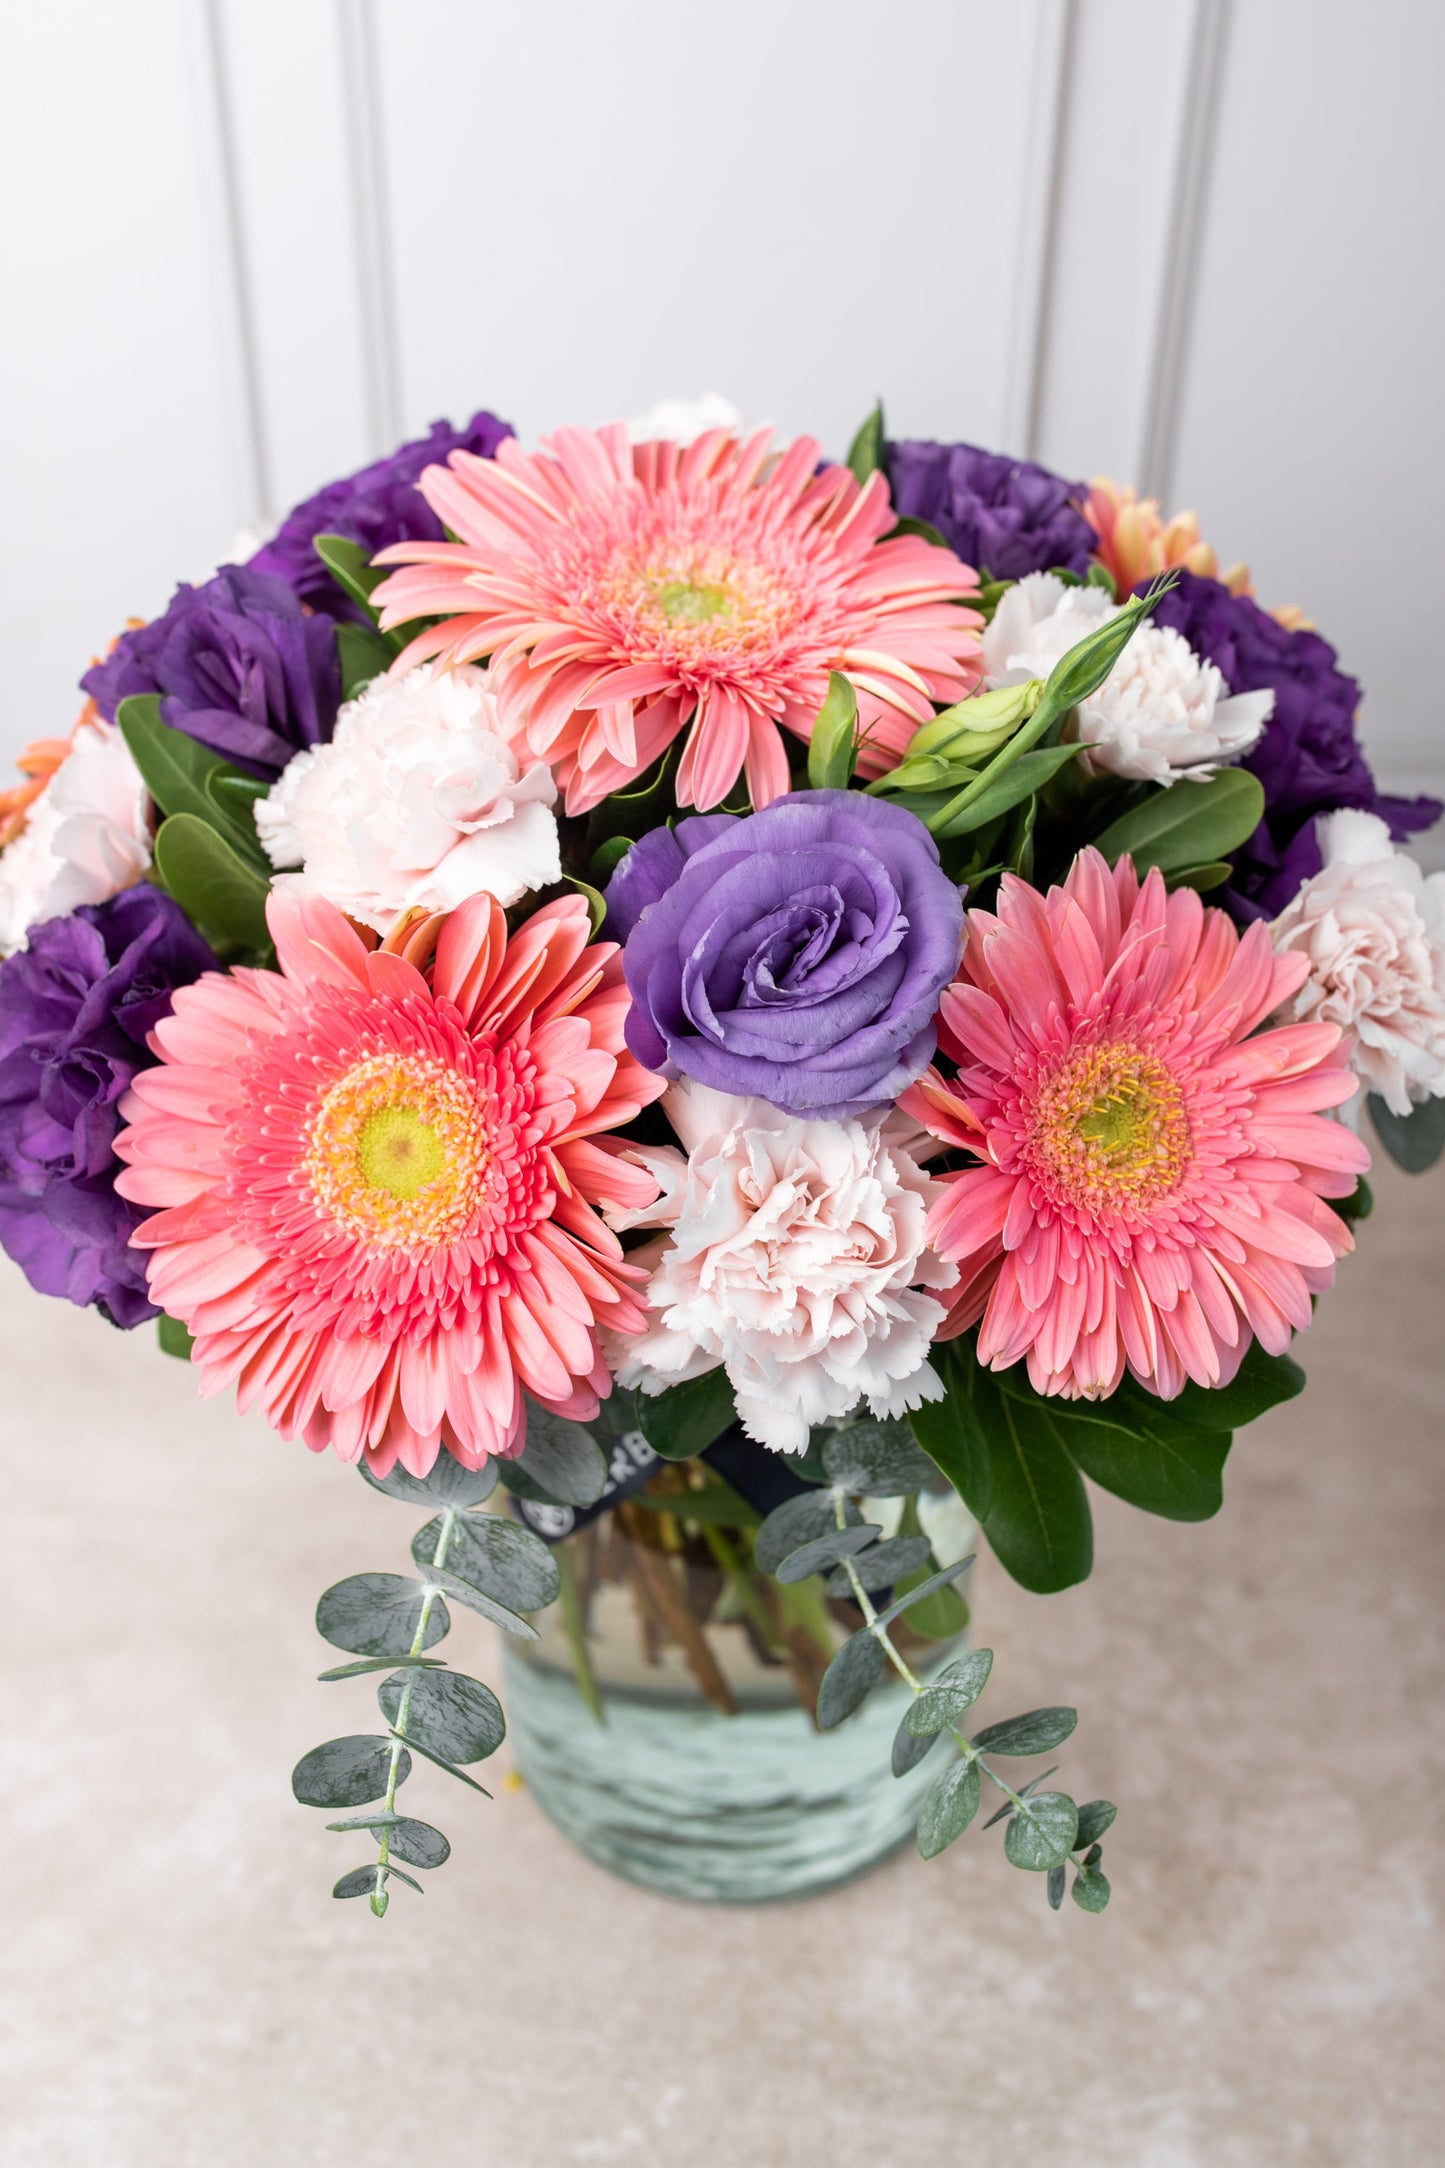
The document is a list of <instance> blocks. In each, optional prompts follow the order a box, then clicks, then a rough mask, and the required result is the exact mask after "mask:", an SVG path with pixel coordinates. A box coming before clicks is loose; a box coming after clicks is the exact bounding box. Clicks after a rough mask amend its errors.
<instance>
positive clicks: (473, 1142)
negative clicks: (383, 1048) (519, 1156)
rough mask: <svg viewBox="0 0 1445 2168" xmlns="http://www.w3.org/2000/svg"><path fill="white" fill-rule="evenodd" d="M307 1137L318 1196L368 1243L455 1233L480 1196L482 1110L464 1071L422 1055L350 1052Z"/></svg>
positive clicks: (421, 1242)
mask: <svg viewBox="0 0 1445 2168" xmlns="http://www.w3.org/2000/svg"><path fill="white" fill-rule="evenodd" d="M306 1147H307V1148H306V1172H307V1176H308V1179H309V1181H310V1184H311V1189H312V1193H313V1195H314V1196H315V1198H316V1200H317V1202H318V1204H320V1205H321V1207H322V1208H323V1209H324V1210H325V1211H326V1212H327V1213H328V1214H329V1215H330V1217H331V1218H332V1219H334V1220H336V1221H337V1222H338V1223H339V1224H340V1225H341V1226H343V1227H344V1228H346V1229H347V1231H348V1232H349V1233H351V1234H355V1235H359V1236H361V1237H362V1238H363V1239H364V1240H365V1241H366V1242H367V1243H368V1244H369V1245H371V1246H372V1247H375V1248H380V1249H399V1248H413V1247H416V1246H421V1247H423V1248H430V1247H434V1246H437V1245H440V1244H443V1243H446V1242H451V1241H454V1240H455V1239H456V1237H457V1236H458V1235H459V1234H460V1233H461V1232H462V1231H463V1229H464V1228H465V1227H466V1226H467V1225H468V1223H469V1222H470V1221H471V1220H472V1219H473V1218H474V1217H475V1215H476V1212H477V1209H478V1206H479V1205H480V1203H481V1201H482V1194H483V1182H484V1178H485V1174H486V1169H487V1161H488V1154H487V1135H486V1127H485V1123H484V1121H483V1118H482V1110H481V1108H480V1106H479V1105H478V1102H477V1099H476V1096H475V1094H474V1093H473V1091H472V1090H471V1087H470V1086H469V1084H468V1082H467V1080H466V1078H465V1077H462V1076H459V1075H458V1074H457V1072H456V1071H455V1070H454V1069H449V1068H448V1067H446V1065H445V1064H444V1063H442V1062H439V1061H434V1060H432V1059H430V1058H429V1057H428V1056H426V1055H421V1054H373V1055H370V1056H368V1057H367V1058H366V1059H365V1060H364V1061H360V1062H358V1063H357V1064H356V1066H355V1067H354V1068H352V1069H349V1070H348V1071H347V1072H346V1074H345V1076H343V1077H340V1078H338V1080H337V1081H336V1083H334V1084H333V1085H332V1086H331V1088H330V1090H329V1091H328V1092H327V1093H326V1094H325V1096H324V1097H323V1098H322V1100H321V1101H320V1103H319V1105H318V1106H317V1108H316V1111H315V1113H314V1114H313V1115H312V1117H311V1120H310V1122H309V1123H308V1125H307V1133H306Z"/></svg>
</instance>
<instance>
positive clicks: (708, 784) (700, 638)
mask: <svg viewBox="0 0 1445 2168" xmlns="http://www.w3.org/2000/svg"><path fill="white" fill-rule="evenodd" d="M771 444H772V434H771V431H769V430H766V429H764V430H761V431H759V433H758V434H757V435H755V436H753V437H750V438H748V439H747V441H746V442H744V441H742V440H741V439H739V438H737V437H735V436H733V435H731V434H730V433H729V432H728V431H727V430H725V429H710V430H707V431H706V432H705V433H704V434H703V435H702V436H700V437H698V438H697V439H696V440H695V442H693V443H692V444H690V445H688V446H686V447H682V446H679V445H676V444H669V443H664V442H650V443H646V444H639V445H636V446H635V447H634V446H633V445H631V444H630V443H629V441H628V436H627V431H626V430H625V429H624V428H622V427H621V426H620V425H618V426H613V427H610V428H606V429H598V430H589V429H562V430H559V431H558V432H557V434H556V436H554V437H550V438H546V439H544V440H543V445H542V448H541V449H540V450H539V451H535V452H528V451H524V450H523V449H522V447H521V446H520V445H519V444H518V443H517V441H516V439H515V438H514V437H509V438H508V439H507V440H506V442H505V443H503V444H502V445H500V446H499V447H498V450H497V456H496V458H495V459H477V458H474V457H473V456H472V454H471V453H470V452H464V451H457V452H453V453H452V454H451V456H450V464H449V466H447V467H428V468H427V469H426V471H425V473H424V474H423V475H422V477H421V481H420V484H419V485H418V486H419V487H420V489H421V492H422V495H423V496H424V497H425V498H426V500H427V502H428V504H430V505H431V507H432V509H433V511H435V512H436V514H437V516H438V517H439V518H440V519H442V520H444V521H445V522H446V524H447V526H448V527H450V529H451V530H452V532H453V533H454V534H455V535H458V536H459V537H460V540H459V541H456V542H398V543H396V544H395V545H394V546H393V547H392V548H390V549H385V550H382V551H381V553H380V555H379V557H378V559H377V562H378V563H379V564H398V565H404V566H406V567H407V569H406V570H405V571H402V572H397V573H393V574H392V576H391V578H390V579H388V580H387V581H385V582H384V583H383V585H382V586H380V587H379V588H377V590H376V593H375V598H374V599H375V600H376V602H377V603H378V604H379V605H380V606H381V609H382V612H383V615H382V623H383V625H385V626H387V627H390V626H393V625H400V624H405V623H407V622H408V621H409V620H411V619H414V618H418V617H440V618H442V619H444V620H445V622H444V623H442V624H440V625H434V626H431V627H429V628H428V629H427V630H426V631H424V632H421V633H419V634H418V635H417V637H416V639H414V640H413V641H412V643H411V645H410V646H409V647H408V648H407V649H406V651H405V653H404V654H403V655H402V657H401V658H400V661H399V663H398V665H397V667H398V668H406V667H409V666H410V665H411V664H412V663H415V662H419V661H421V660H422V659H423V658H425V657H428V656H437V655H439V656H442V657H443V658H444V659H445V660H446V661H447V662H449V663H453V662H458V663H459V662H473V661H475V660H476V659H477V658H478V657H479V656H483V655H490V656H491V658H492V684H493V687H494V689H495V691H496V694H497V697H498V699H499V701H500V703H501V707H502V714H503V717H504V719H505V720H506V721H507V722H508V724H509V725H510V727H511V728H512V729H513V730H514V731H516V732H520V731H522V730H525V733H526V738H527V742H528V745H529V746H530V748H531V750H532V752H533V753H534V754H536V755H538V756H540V757H542V758H544V759H547V760H549V761H551V762H552V763H553V765H554V766H555V767H556V769H557V771H558V774H559V777H560V779H561V781H562V783H563V785H564V787H565V790H566V799H567V811H568V812H569V813H585V812H587V811H588V810H589V809H590V808H591V807H593V806H595V805H598V804H600V802H601V801H602V799H603V798H605V797H606V796H607V795H608V793H609V792H611V791H615V790H619V789H621V788H622V787H623V786H624V785H625V784H627V783H630V782H631V781H632V780H633V779H634V778H635V777H636V776H638V775H640V774H641V773H642V771H643V769H644V768H646V767H648V766H649V765H650V764H651V763H652V762H653V761H654V760H656V758H657V757H658V755H659V753H661V752H662V750H663V748H664V746H667V745H669V744H671V742H672V740H673V739H674V738H675V737H676V736H677V734H678V732H679V731H680V730H681V729H682V727H683V725H684V724H685V723H688V722H689V721H690V722H691V724H692V728H691V730H690V732H689V734H688V740H687V745H686V748H685V750H684V752H683V756H682V762H681V765H680V767H679V769H678V776H677V796H678V800H679V802H680V803H681V804H683V805H695V806H699V807H707V806H714V805H718V804H720V803H721V802H722V800H723V799H724V798H725V797H726V796H727V794H728V792H729V791H730V790H731V789H732V787H733V785H734V784H735V783H736V781H737V779H738V775H739V772H740V771H744V770H745V771H746V775H747V783H748V790H749V793H750V795H751V798H752V803H753V806H754V808H755V809H759V810H760V809H761V808H762V807H763V806H765V805H767V804H769V803H770V802H771V801H772V800H773V799H774V798H778V797H781V796H782V794H783V793H784V792H785V791H786V790H787V789H788V788H789V787H790V785H789V780H788V762H787V756H786V753H785V751H784V746H783V740H782V738H781V736H780V735H779V732H778V727H777V726H778V724H779V723H782V724H784V725H785V726H786V727H787V728H788V729H790V730H792V731H795V732H796V733H797V734H798V736H800V737H802V738H806V737H808V736H809V734H810V732H811V730H812V726H813V721H814V718H815V717H816V715H817V713H818V710H819V708H820V707H821V706H822V704H823V700H824V698H825V696H826V694H827V690H828V673H829V671H830V670H839V671H842V672H844V673H845V674H846V675H847V676H848V677H850V678H851V679H852V681H853V685H854V687H855V690H856V692H857V695H858V707H859V717H860V723H861V726H862V730H863V732H864V733H865V735H866V736H867V738H868V741H869V743H868V750H867V753H866V755H865V760H864V771H865V773H867V774H870V775H878V774H881V773H882V772H883V770H884V769H885V768H887V767H890V766H893V765H894V764H896V762H897V760H898V759H899V757H900V756H901V754H902V752H903V748H904V746H905V745H906V744H907V742H908V739H909V738H910V737H911V736H912V734H913V732H914V730H915V729H916V728H917V726H918V725H919V723H921V722H926V721H927V720H928V719H929V718H930V717H931V716H932V714H933V703H934V702H935V701H954V700H958V699H961V698H962V697H963V695H964V694H965V693H967V692H970V691H972V689H973V687H974V686H975V685H976V684H977V683H978V680H979V677H980V674H981V670H982V663H981V660H980V654H979V640H978V633H979V629H980V627H981V625H982V623H983V620H982V618H981V617H980V616H979V615H978V613H977V611H975V610H971V609H969V608H967V607H965V603H964V599H963V598H966V597H970V596H976V595H977V592H978V576H977V574H976V573H975V572H974V571H973V570H972V568H971V567H970V566H968V565H964V564H962V563H960V561H959V559H958V558H957V557H955V556H954V555H953V552H952V551H951V550H947V549H940V548H937V547H935V546H934V545H932V544H930V543H928V542H926V541H924V540H922V539H921V538H920V537H918V536H916V535H900V536H897V537H896V538H895V539H894V540H892V541H887V542H885V541H883V540H882V539H881V538H882V536H883V535H885V534H886V533H887V531H888V529H889V528H890V527H892V526H893V525H894V523H895V515H894V513H893V510H892V507H891V505H890V503H889V497H888V485H887V483H886V481H885V480H884V478H883V476H882V475H881V474H874V475H872V476H871V477H870V479H869V480H868V482H867V483H866V484H865V485H863V486H862V487H861V488H860V486H859V484H858V483H857V482H856V481H855V480H854V478H853V476H852V474H850V473H849V471H848V469H847V468H846V467H834V466H828V467H824V468H822V470H821V471H819V469H818V461H819V458H820V447H819V446H818V445H817V443H815V441H814V440H813V438H811V437H799V438H797V439H796V440H795V441H794V442H793V443H792V444H790V445H789V446H788V447H787V449H786V450H785V451H784V452H783V453H781V455H777V454H774V453H773V451H772V449H771Z"/></svg>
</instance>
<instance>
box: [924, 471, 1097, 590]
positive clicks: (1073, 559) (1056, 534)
mask: <svg viewBox="0 0 1445 2168" xmlns="http://www.w3.org/2000/svg"><path fill="white" fill-rule="evenodd" d="M887 467H888V479H889V481H890V483H891V484H892V487H893V505H894V510H895V511H896V512H897V513H898V516H899V518H900V519H926V520H927V521H928V524H929V525H930V526H931V527H936V528H937V529H938V531H939V533H940V534H941V535H942V536H943V539H944V541H945V542H947V543H948V544H949V546H950V547H951V548H952V549H955V550H957V552H958V554H959V556H960V557H961V558H962V559H963V560H964V563H965V564H970V565H973V566H974V567H975V569H976V570H978V571H980V572H986V573H987V574H988V576H989V578H990V579H994V580H1021V579H1022V578H1023V577H1024V575H1025V574H1026V573H1028V572H1055V571H1059V570H1060V569H1062V570H1064V571H1067V572H1077V573H1078V574H1079V576H1080V578H1082V577H1083V575H1084V574H1085V573H1086V572H1087V571H1088V569H1089V553H1090V551H1091V550H1092V549H1093V547H1094V541H1095V536H1094V530H1093V528H1092V527H1091V526H1090V525H1089V523H1088V521H1087V520H1086V519H1085V517H1084V515H1083V513H1082V512H1081V511H1080V510H1079V504H1080V503H1081V502H1082V500H1083V498H1084V497H1085V496H1086V495H1087V494H1088V492H1087V490H1086V488H1085V485H1084V484H1083V483H1082V482H1068V481H1065V479H1064V477H1063V476H1062V475H1060V474H1051V473H1050V471H1049V469H1048V468H1047V467H1040V466H1036V465H1035V463H1034V461H1033V460H1031V459H1010V458H1008V456H1007V455H1006V454H1004V453H1000V452H985V451H982V450H980V448H979V447H978V446H977V445H976V444H926V443H918V442H906V443H902V444H890V445H889V446H888V452H887Z"/></svg>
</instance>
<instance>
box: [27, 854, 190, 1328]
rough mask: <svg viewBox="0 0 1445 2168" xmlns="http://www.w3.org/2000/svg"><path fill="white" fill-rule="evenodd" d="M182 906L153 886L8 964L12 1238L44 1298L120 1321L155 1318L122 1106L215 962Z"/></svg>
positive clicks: (55, 932)
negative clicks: (165, 1022) (119, 1151)
mask: <svg viewBox="0 0 1445 2168" xmlns="http://www.w3.org/2000/svg"><path fill="white" fill-rule="evenodd" d="M215 961H216V959H215V957H214V956H213V955H212V954H211V951H210V950H209V949H208V948H207V946H206V944H205V942H204V941H203V940H202V939H201V937H200V935H199V934H198V933H197V932H196V930H195V928H194V927H193V926H192V925H191V923H190V921H189V919H188V918H187V917H186V916H185V914H184V912H183V911H182V910H181V908H180V906H179V904H176V903H173V902H172V901H171V898H170V897H169V896H166V895H163V894H162V893H161V891H160V890H159V889H158V888H152V887H151V886H150V884H149V883H148V882H142V883H141V884H140V885H139V886H138V887H135V888H128V889H126V890H125V891H124V893H123V894H121V895H119V896H116V897H115V898H113V899H112V900H111V901H110V902H107V903H102V904H98V905H95V906H91V905H82V907H81V908H80V909H79V910H78V911H75V912H74V913H72V915H71V916H70V917H68V918H52V919H47V920H46V921H45V923H44V924H43V925H40V926H37V927H36V928H35V930H34V932H33V933H32V934H31V937H30V944H29V947H28V948H26V949H25V950H24V951H23V952H22V953H21V954H20V955H18V956H12V957H10V958H9V959H8V961H7V962H5V963H0V1246H3V1247H4V1249H5V1250H6V1251H7V1252H8V1254H9V1255H10V1256H11V1257H13V1258H14V1259H15V1262H16V1263H17V1264H18V1265H19V1266H20V1268H21V1270H22V1271H23V1272H24V1274H25V1277H26V1278H27V1279H28V1280H29V1282H30V1284H31V1286H32V1287H34V1288H37V1289H38V1290H39V1292H40V1293H41V1294H42V1295H64V1296H67V1297H68V1298H69V1300H70V1301H71V1302H76V1303H82V1304H84V1303H93V1304H94V1305H95V1306H96V1308H97V1309H99V1310H100V1311H101V1312H102V1313H103V1314H104V1315H105V1316H106V1317H108V1318H109V1319H110V1321H111V1323H112V1324H114V1325H125V1326H129V1325H139V1324H141V1323H142V1322H143V1321H144V1319H146V1318H148V1317H154V1316H155V1314H156V1313H155V1305H154V1304H153V1303H152V1302H151V1301H150V1300H149V1298H148V1297H147V1295H146V1284H145V1266H144V1261H143V1260H142V1258H141V1257H140V1256H139V1254H138V1253H137V1252H136V1251H135V1250H133V1249H131V1248H130V1247H129V1243H130V1238H131V1235H132V1233H133V1232H134V1230H135V1227H136V1225H137V1223H138V1221H139V1220H140V1218H141V1214H140V1212H139V1211H138V1210H137V1208H136V1207H135V1206H134V1205H132V1204H128V1203H127V1202H126V1201H125V1199H124V1198H123V1197H121V1196H118V1195H117V1193H116V1186H115V1185H116V1176H117V1175H118V1174H119V1172H120V1168H119V1164H118V1162H117V1160H116V1157H115V1152H114V1143H115V1137H116V1133H117V1131H118V1130H119V1128H120V1101H121V1099H122V1097H123V1095H124V1093H125V1092H126V1090H127V1088H128V1087H129V1085H130V1084H131V1082H132V1080H133V1079H134V1078H135V1076H136V1074H137V1073H138V1072H139V1071H140V1070H142V1069H145V1068H148V1067H149V1066H150V1064H151V1063H152V1062H153V1061H154V1059H155V1056H154V1055H153V1054H152V1053H151V1052H150V1051H149V1049H148V1045H147V1040H148V1037H149V1034H150V1032H151V1031H152V1030H153V1029H154V1027H155V1025H156V1024H157V1023H158V1022H159V1020H160V1018H161V1017H163V1016H164V1015H165V1014H166V1013H167V1011H168V1010H169V1008H170V1005H171V998H172V995H173V994H174V992H175V989H176V988H177V987H179V986H185V985H188V984H189V983H190V981H191V980H192V979H195V978H198V977H199V976H200V974H201V972H203V971H207V970H210V969H212V968H213V967H214V965H215Z"/></svg>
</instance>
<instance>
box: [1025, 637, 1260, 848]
mask: <svg viewBox="0 0 1445 2168" xmlns="http://www.w3.org/2000/svg"><path fill="white" fill-rule="evenodd" d="M1066 659H1067V658H1066ZM1263 815H1264V787H1263V785H1262V784H1261V783H1260V782H1259V780H1258V778H1257V777H1255V776H1252V775H1251V774H1250V773H1249V770H1248V769H1247V768H1220V769H1218V770H1216V772H1215V774H1214V775H1213V776H1211V777H1210V779H1209V780H1208V781H1207V782H1201V783H1191V782H1190V781H1189V780H1188V779H1187V778H1184V779H1182V780H1181V781H1180V782H1178V783H1172V784H1170V785H1169V787H1168V788H1167V789H1163V790H1156V791H1153V792H1151V794H1150V796H1149V797H1147V798H1146V799H1145V800H1144V801H1143V803H1142V805H1136V806H1134V807H1132V808H1131V809H1130V811H1129V812H1127V813H1121V814H1120V816H1119V818H1118V820H1116V821H1112V822H1111V823H1110V824H1109V826H1108V827H1107V828H1106V829H1105V830H1104V833H1103V834H1102V835H1101V836H1097V837H1096V838H1095V847H1096V848H1097V849H1098V850H1100V851H1102V852H1103V854H1104V856H1105V858H1107V859H1108V861H1109V863H1110V865H1111V866H1112V865H1113V864H1114V863H1115V862H1116V860H1118V859H1120V858H1122V857H1123V856H1124V854H1125V853H1126V852H1127V853H1128V854H1129V856H1130V857H1131V858H1132V859H1133V861H1134V869H1135V871H1136V872H1137V873H1139V874H1143V873H1144V872H1146V871H1147V869H1148V868H1149V867H1151V866H1158V867H1160V868H1161V869H1162V870H1163V871H1164V872H1165V873H1170V872H1174V871H1176V870H1178V869H1182V868H1185V867H1189V866H1199V865H1202V864H1205V863H1206V862H1212V861H1215V860H1220V859H1225V858H1227V857H1228V856H1229V853H1230V852H1231V851H1235V850H1238V848H1239V846H1240V844H1241V843H1244V842H1246V841H1247V840H1248V838H1249V837H1250V836H1252V835H1253V834H1254V831H1255V829H1256V828H1257V827H1258V826H1259V823H1260V821H1261V819H1262V818H1263Z"/></svg>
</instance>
